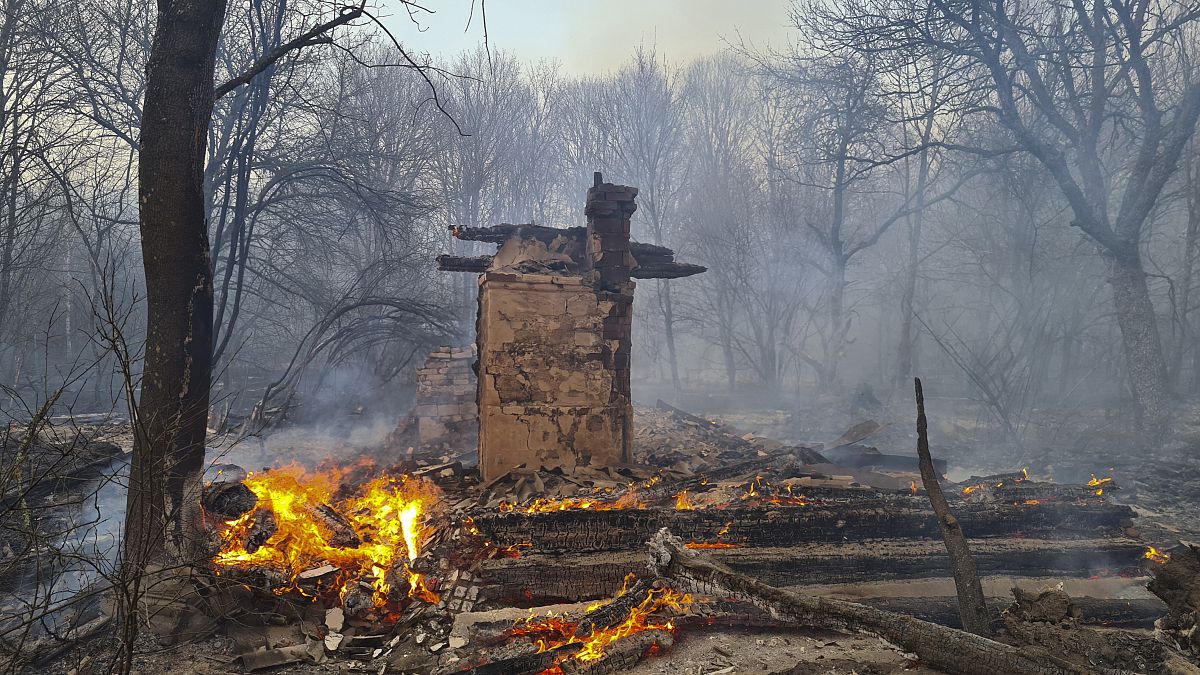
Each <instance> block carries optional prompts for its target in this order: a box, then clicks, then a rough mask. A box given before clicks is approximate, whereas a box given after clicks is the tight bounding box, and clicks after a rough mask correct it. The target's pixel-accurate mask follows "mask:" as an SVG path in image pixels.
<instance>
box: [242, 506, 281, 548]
mask: <svg viewBox="0 0 1200 675" xmlns="http://www.w3.org/2000/svg"><path fill="white" fill-rule="evenodd" d="M278 531H279V523H278V522H277V521H276V520H275V512H274V511H272V510H270V509H261V508H260V509H257V510H255V512H254V515H252V516H251V517H250V527H249V528H248V529H247V530H246V537H245V539H243V541H242V548H244V549H246V552H247V553H254V552H255V551H257V550H258V549H260V548H262V547H263V545H264V544H266V543H267V540H268V539H270V538H271V537H274V536H275V533H276V532H278Z"/></svg>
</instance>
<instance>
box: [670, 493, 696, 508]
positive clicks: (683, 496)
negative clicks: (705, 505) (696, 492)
mask: <svg viewBox="0 0 1200 675" xmlns="http://www.w3.org/2000/svg"><path fill="white" fill-rule="evenodd" d="M694 508H696V505H695V504H692V500H690V499H688V493H687V490H683V491H682V492H680V493H679V494H677V495H675V509H676V510H678V511H690V510H692V509H694Z"/></svg>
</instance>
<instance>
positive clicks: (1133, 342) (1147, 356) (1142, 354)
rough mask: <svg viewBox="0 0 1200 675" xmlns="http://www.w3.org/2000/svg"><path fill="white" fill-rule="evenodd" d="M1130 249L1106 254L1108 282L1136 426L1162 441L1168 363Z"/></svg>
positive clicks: (1167, 403) (1166, 411)
mask: <svg viewBox="0 0 1200 675" xmlns="http://www.w3.org/2000/svg"><path fill="white" fill-rule="evenodd" d="M1131 248H1132V250H1131V251H1122V252H1120V253H1118V254H1111V253H1110V254H1109V256H1108V257H1109V260H1110V262H1111V263H1112V269H1111V277H1110V279H1109V283H1110V284H1112V288H1113V302H1114V305H1115V306H1116V310H1117V325H1118V326H1119V327H1120V329H1121V345H1122V347H1123V348H1124V351H1125V363H1126V371H1127V372H1128V373H1129V384H1130V387H1131V389H1132V390H1133V398H1134V412H1135V414H1136V415H1137V420H1138V424H1139V426H1140V427H1141V428H1142V429H1143V430H1144V431H1145V432H1146V433H1147V434H1148V436H1149V437H1150V438H1151V439H1152V440H1161V439H1162V438H1164V437H1165V436H1166V435H1167V434H1168V433H1169V432H1170V419H1171V414H1170V413H1171V411H1170V400H1169V395H1168V391H1167V364H1166V360H1165V359H1164V358H1163V351H1162V341H1161V340H1160V339H1159V335H1158V318H1157V317H1156V316H1155V314H1154V303H1153V302H1152V301H1151V300H1150V289H1149V287H1148V286H1147V285H1146V273H1145V272H1144V271H1143V270H1142V261H1141V257H1140V256H1139V255H1138V252H1137V249H1136V244H1135V245H1134V246H1133V247H1131Z"/></svg>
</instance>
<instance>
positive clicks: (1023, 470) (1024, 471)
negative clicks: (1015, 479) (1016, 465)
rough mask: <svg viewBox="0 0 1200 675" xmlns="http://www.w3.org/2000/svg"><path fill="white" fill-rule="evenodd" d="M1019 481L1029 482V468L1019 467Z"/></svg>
mask: <svg viewBox="0 0 1200 675" xmlns="http://www.w3.org/2000/svg"><path fill="white" fill-rule="evenodd" d="M1021 480H1029V467H1027V466H1023V467H1021Z"/></svg>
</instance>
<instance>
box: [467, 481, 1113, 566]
mask: <svg viewBox="0 0 1200 675" xmlns="http://www.w3.org/2000/svg"><path fill="white" fill-rule="evenodd" d="M867 494H868V495H870V494H872V493H867ZM875 494H878V493H875ZM860 502H861V503H860ZM956 508H957V511H958V516H957V517H958V519H959V522H960V523H961V524H962V527H963V529H964V531H966V532H967V533H969V534H970V535H971V536H972V537H979V538H983V537H1011V536H1014V535H1021V536H1036V535H1038V534H1043V533H1053V534H1054V536H1056V537H1062V538H1070V537H1077V538H1086V537H1097V536H1116V535H1118V534H1120V529H1121V526H1122V524H1124V523H1126V522H1127V521H1128V520H1129V519H1130V518H1132V517H1133V515H1134V513H1133V510H1132V509H1131V508H1129V507H1128V506H1125V505H1117V504H1109V503H1106V502H1103V501H1100V500H1094V501H1089V502H1049V503H1043V504H1033V505H1026V504H1016V505H1014V504H1009V503H979V504H976V503H964V504H962V505H960V506H958V507H956ZM475 524H476V526H477V527H478V528H479V529H480V531H481V532H482V533H483V534H484V535H485V536H486V537H487V539H488V540H489V541H491V542H492V543H494V544H496V545H497V546H499V547H501V548H505V547H508V546H518V547H520V549H521V550H522V551H530V552H533V551H574V552H583V551H615V550H633V549H637V548H639V547H640V546H642V545H643V544H644V543H645V542H646V541H647V540H648V539H649V538H650V537H651V536H653V534H654V533H655V532H657V531H658V530H659V529H661V528H663V527H668V526H669V527H671V528H672V530H674V531H675V532H677V533H678V534H679V536H681V537H683V538H684V539H685V540H686V541H698V542H713V541H716V540H717V539H718V537H720V540H721V541H722V542H726V543H731V544H739V545H743V546H793V545H796V544H802V543H811V542H840V541H846V540H850V541H861V540H868V539H921V538H934V537H937V536H938V525H937V517H936V516H935V514H934V513H933V512H932V510H930V508H929V505H928V503H927V502H926V501H925V498H924V496H923V495H922V496H919V497H917V496H912V495H904V494H896V495H890V496H886V497H883V496H881V497H880V498H879V499H874V500H871V499H862V500H859V499H852V498H850V497H846V498H845V500H844V501H840V502H827V503H812V504H809V505H807V506H797V507H781V506H762V507H743V506H734V507H728V508H713V509H696V510H687V511H677V510H675V509H673V508H651V509H613V510H604V511H599V510H589V509H570V510H565V511H553V512H548V513H535V514H526V513H518V512H509V513H492V514H485V515H481V516H476V517H475ZM726 525H728V526H729V527H728V530H727V531H726V533H725V534H723V535H722V534H719V533H720V532H721V531H722V530H725V529H726Z"/></svg>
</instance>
